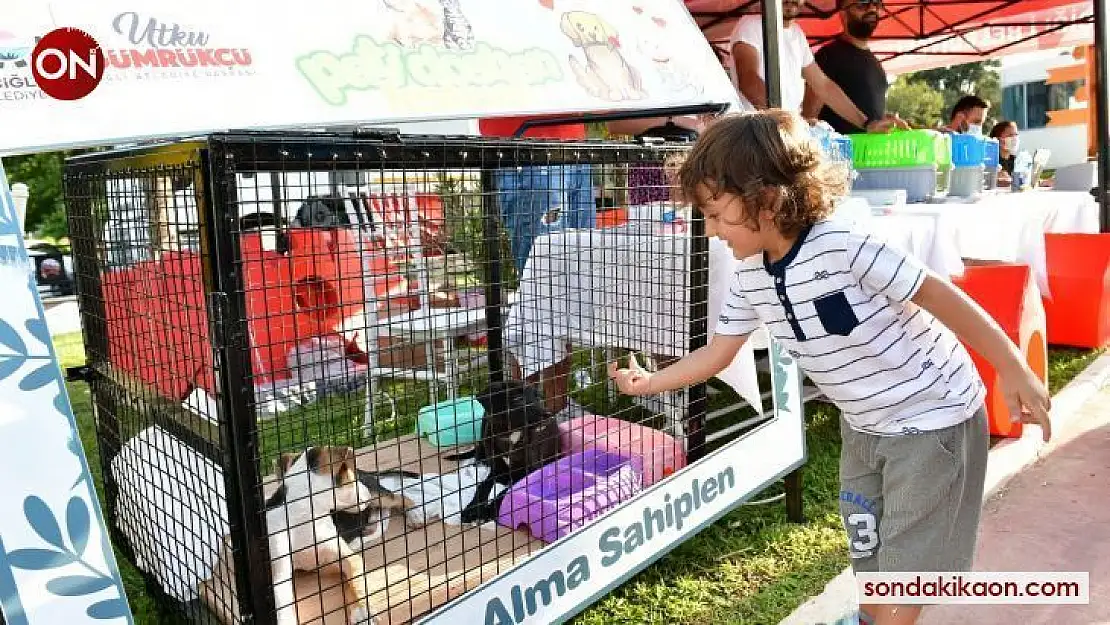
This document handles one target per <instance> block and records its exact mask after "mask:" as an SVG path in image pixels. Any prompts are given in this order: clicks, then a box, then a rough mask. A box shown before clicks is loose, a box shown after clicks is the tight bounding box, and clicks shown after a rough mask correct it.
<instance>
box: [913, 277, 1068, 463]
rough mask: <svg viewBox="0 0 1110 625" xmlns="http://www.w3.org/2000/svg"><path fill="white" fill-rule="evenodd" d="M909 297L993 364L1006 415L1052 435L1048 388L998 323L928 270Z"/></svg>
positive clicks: (957, 290)
mask: <svg viewBox="0 0 1110 625" xmlns="http://www.w3.org/2000/svg"><path fill="white" fill-rule="evenodd" d="M912 301H913V302H914V303H915V304H917V305H918V306H921V307H922V308H924V309H925V310H927V311H929V312H930V313H931V314H932V315H933V316H934V317H936V318H937V320H939V321H940V322H941V323H943V324H944V325H946V326H948V327H949V329H951V330H952V331H953V332H955V333H956V334H957V335H959V337H960V338H962V339H963V340H964V341H966V342H967V344H968V345H969V346H971V348H972V349H974V350H975V351H977V352H979V353H980V354H981V355H982V356H983V357H984V358H986V359H987V360H988V361H989V362H990V363H991V365H993V366H994V368H995V370H996V371H997V372H998V374H999V376H1000V377H1001V378H1002V387H1003V392H1004V395H1005V397H1006V405H1007V406H1008V407H1009V409H1010V418H1011V419H1013V420H1015V421H1017V420H1019V419H1020V420H1021V421H1024V422H1026V423H1035V424H1037V425H1039V426H1041V430H1042V431H1043V437H1044V440H1045V441H1046V442H1047V441H1048V440H1049V438H1051V437H1052V424H1051V423H1050V422H1049V418H1048V411H1049V408H1050V407H1051V399H1049V396H1048V390H1047V389H1046V388H1045V386H1044V384H1043V383H1041V381H1040V380H1039V379H1037V376H1036V375H1035V374H1034V373H1033V372H1032V371H1031V370H1030V369H1029V367H1028V366H1027V365H1026V364H1025V359H1024V358H1023V357H1022V354H1021V351H1020V350H1019V349H1018V347H1017V345H1014V343H1013V342H1012V341H1011V340H1010V339H1009V337H1007V336H1006V334H1005V332H1003V331H1002V328H1000V327H999V326H998V323H996V322H995V321H994V319H992V318H991V317H990V315H988V314H987V313H986V311H984V310H983V309H982V308H980V307H979V305H978V304H976V303H975V302H974V301H973V300H972V299H971V298H969V297H967V296H966V295H965V294H964V293H963V292H962V291H960V290H959V288H957V287H956V286H955V285H953V284H952V283H950V282H947V281H945V280H942V279H940V278H937V277H936V276H934V275H931V274H930V275H928V276H927V277H926V278H925V281H924V282H923V283H922V284H921V288H919V289H918V291H917V293H916V294H915V295H914V296H913V300H912Z"/></svg>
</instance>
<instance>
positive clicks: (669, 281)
mask: <svg viewBox="0 0 1110 625" xmlns="http://www.w3.org/2000/svg"><path fill="white" fill-rule="evenodd" d="M689 245H690V238H689V235H688V233H680V234H666V233H661V232H659V231H657V230H655V229H654V228H652V227H649V226H644V225H641V224H630V225H627V226H622V227H618V228H610V229H606V230H564V231H561V232H556V233H552V234H548V235H544V236H540V237H537V238H536V240H535V241H534V243H533V244H532V251H531V254H530V255H529V258H528V262H527V264H526V265H525V267H524V271H523V273H522V275H521V279H520V286H519V288H518V290H517V292H516V296H515V297H514V303H513V305H512V307H511V308H510V310H509V315H508V318H507V319H506V321H505V331H504V339H505V344H506V347H507V348H508V349H509V350H510V352H511V353H512V354H513V357H514V358H516V360H517V362H518V363H519V364H520V366H521V368H522V369H523V373H524V375H525V376H528V375H532V374H533V373H536V372H538V371H541V370H543V369H545V368H547V367H550V366H551V365H554V364H555V363H557V362H559V361H561V360H562V359H563V358H565V357H566V356H567V352H566V343H567V342H568V341H569V342H571V343H573V344H576V345H591V346H606V347H623V348H628V349H632V350H637V351H640V352H643V353H646V354H654V355H658V356H682V355H685V354H686V353H687V351H688V341H689V338H688V336H689V321H690V300H689V293H690V289H691V284H690V273H689V249H690V248H689ZM735 263H736V261H735V260H734V259H733V258H732V254H731V253H730V252H729V251H728V248H727V247H726V246H725V245H724V244H723V243H722V242H720V241H718V240H716V239H710V262H709V268H710V271H709V273H710V284H711V285H712V286H711V287H710V289H709V302H708V304H709V310H708V316H707V319H708V328H709V333H710V336H712V333H713V329H714V326H715V325H716V324H715V320H716V318H717V316H718V314H719V313H720V309H721V305H722V298H723V295H724V294H725V293H727V292H728V291H727V288H728V287H727V284H728V278H729V277H731V276H732V274H733V273H734V270H733V269H732V268H733V267H734V266H735ZM752 350H753V347H752V345H750V344H749V345H747V346H745V348H744V349H743V350H742V351H741V353H740V354H738V355H737V357H736V360H735V361H734V362H733V364H732V365H731V366H729V367H728V368H727V369H726V370H725V371H723V372H721V375H719V376H718V377H719V378H720V379H721V380H722V381H724V382H726V383H727V384H729V385H730V386H732V387H733V388H734V389H736V392H737V393H739V394H740V396H741V397H743V398H744V399H745V400H746V401H748V402H749V403H750V404H752V405H753V406H755V407H757V408H758V407H760V406H761V402H760V401H759V387H758V383H757V381H756V372H755V359H754V356H753V353H752Z"/></svg>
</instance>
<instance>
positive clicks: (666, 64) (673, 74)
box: [632, 0, 703, 98]
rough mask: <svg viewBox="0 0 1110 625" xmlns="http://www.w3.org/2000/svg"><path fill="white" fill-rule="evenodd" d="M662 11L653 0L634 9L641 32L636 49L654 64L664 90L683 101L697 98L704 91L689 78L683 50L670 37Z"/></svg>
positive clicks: (644, 2) (640, 2)
mask: <svg viewBox="0 0 1110 625" xmlns="http://www.w3.org/2000/svg"><path fill="white" fill-rule="evenodd" d="M661 9H662V7H659V6H657V2H656V1H653V0H640V1H639V2H638V3H637V4H635V5H633V6H632V12H633V13H635V14H636V21H637V24H638V26H639V31H640V32H639V37H638V42H637V46H636V48H637V50H638V51H639V52H640V54H641V55H643V56H644V57H646V58H647V59H649V60H650V61H651V67H652V68H653V69H654V70H655V72H656V73H657V74H658V75H659V78H660V81H661V82H662V86H663V88H664V89H666V90H667V91H669V92H671V93H674V94H675V95H679V96H682V97H684V98H696V97H698V96H700V95H701V94H702V92H703V88H702V86H701V84H700V83H698V81H696V80H691V79H690V75H691V72H690V71H689V68H688V67H687V63H686V62H684V60H683V59H682V57H683V56H684V54H683V52H684V50H683V49H682V48H681V47H679V46H676V45H674V42H673V41H672V39H671V38H668V37H667V34H666V32H667V26H668V22H667V18H666V17H665V11H663V10H661ZM668 44H670V45H668Z"/></svg>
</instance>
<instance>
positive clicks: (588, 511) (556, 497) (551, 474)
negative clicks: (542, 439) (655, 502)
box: [497, 449, 644, 543]
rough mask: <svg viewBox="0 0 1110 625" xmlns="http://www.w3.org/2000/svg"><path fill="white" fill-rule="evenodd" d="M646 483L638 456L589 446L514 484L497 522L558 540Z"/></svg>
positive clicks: (539, 536) (631, 494) (548, 538)
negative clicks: (589, 447)
mask: <svg viewBox="0 0 1110 625" xmlns="http://www.w3.org/2000/svg"><path fill="white" fill-rule="evenodd" d="M643 483H644V469H643V464H642V461H641V460H640V459H639V458H637V457H635V456H625V455H622V454H616V453H611V452H606V451H603V450H598V449H586V450H584V451H581V452H578V453H575V454H571V455H569V456H566V457H565V458H562V459H560V460H557V461H555V462H553V463H551V464H548V465H546V466H545V467H543V468H542V469H540V470H538V471H535V472H533V473H531V474H530V475H528V477H526V478H524V479H523V480H520V481H519V482H517V483H516V484H513V485H512V486H511V487H510V488H509V492H508V493H506V494H505V498H504V499H502V500H501V510H500V514H498V516H497V522H498V523H499V524H501V525H504V526H506V527H511V528H513V529H517V528H521V527H524V528H527V529H528V531H529V532H531V534H532V535H533V536H535V537H536V538H538V539H540V540H542V541H544V542H547V543H551V542H555V541H556V540H558V539H560V538H562V537H563V536H566V535H567V534H569V533H570V532H572V531H574V530H575V529H578V528H579V527H582V526H583V525H585V524H586V523H587V522H589V521H590V520H591V519H594V518H596V517H598V516H600V515H601V514H603V513H604V512H605V511H606V510H609V509H610V508H613V507H614V506H616V505H618V504H620V503H621V502H623V501H626V500H628V499H630V498H632V497H633V496H635V495H636V493H639V492H640V491H641V490H643Z"/></svg>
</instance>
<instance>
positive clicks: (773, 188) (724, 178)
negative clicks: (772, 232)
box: [678, 109, 848, 237]
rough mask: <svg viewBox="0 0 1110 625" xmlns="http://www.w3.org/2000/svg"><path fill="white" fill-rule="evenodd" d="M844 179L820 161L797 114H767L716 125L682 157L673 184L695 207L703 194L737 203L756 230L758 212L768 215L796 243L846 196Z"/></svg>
mask: <svg viewBox="0 0 1110 625" xmlns="http://www.w3.org/2000/svg"><path fill="white" fill-rule="evenodd" d="M847 174H848V172H847V171H846V170H845V169H844V168H843V167H842V166H840V165H837V164H835V163H833V162H831V161H830V160H828V159H826V158H825V157H824V155H823V153H822V151H821V147H820V146H819V145H818V144H817V141H816V140H815V139H813V138H812V137H811V136H810V134H809V125H808V124H807V123H806V122H805V121H804V120H803V119H802V118H801V117H800V116H799V115H797V114H794V113H790V112H788V111H784V110H781V109H770V110H765V111H759V112H754V113H736V114H731V115H726V116H724V117H722V118H720V119H718V120H717V121H715V122H713V124H712V125H710V126H709V128H707V129H706V130H705V132H704V133H702V135H701V137H700V138H699V139H698V141H697V143H695V144H694V147H693V148H691V150H690V152H689V154H687V155H686V157H685V158H684V159H683V163H682V167H681V169H680V170H679V172H678V178H679V188H680V193H681V195H682V197H683V198H684V199H686V200H687V201H689V202H690V203H691V204H693V205H694V208H697V209H700V208H701V206H702V205H703V204H704V202H705V200H706V198H705V197H704V196H705V195H706V194H707V193H708V194H709V197H712V198H717V197H720V195H721V194H723V193H728V194H730V195H734V196H736V197H738V198H739V199H740V204H741V206H742V209H741V210H742V214H741V219H742V221H741V222H740V223H745V224H746V225H751V226H752V227H753V229H758V224H759V213H760V211H762V210H770V211H771V212H772V213H773V214H774V222H775V226H776V227H777V228H778V230H779V232H780V233H781V234H782V235H783V236H787V237H793V236H797V235H798V233H800V232H801V231H802V230H803V229H804V228H806V227H808V226H811V225H813V224H814V223H816V222H818V221H820V220H821V219H824V218H825V217H827V216H828V215H830V214H831V213H832V211H833V208H834V202H835V201H836V198H837V197H840V196H843V195H845V194H846V193H847V191H848V175H847ZM726 223H736V222H727V221H726Z"/></svg>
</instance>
